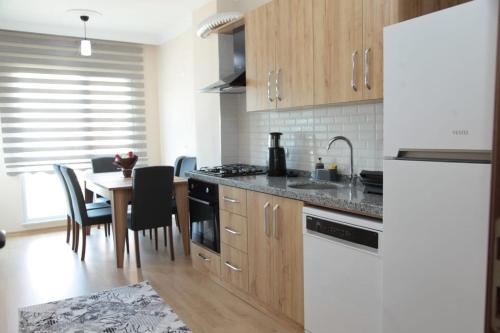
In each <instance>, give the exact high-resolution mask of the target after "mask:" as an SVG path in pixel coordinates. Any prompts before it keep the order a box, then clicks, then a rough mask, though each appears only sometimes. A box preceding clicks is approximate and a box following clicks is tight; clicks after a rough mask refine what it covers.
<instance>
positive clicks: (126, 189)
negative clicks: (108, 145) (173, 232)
mask: <svg viewBox="0 0 500 333" xmlns="http://www.w3.org/2000/svg"><path fill="white" fill-rule="evenodd" d="M84 183H85V201H86V202H92V200H93V198H94V194H98V195H100V196H101V197H104V198H106V199H108V200H110V202H111V211H112V218H113V223H112V226H113V235H114V237H113V238H114V241H115V251H116V266H117V267H118V268H123V256H124V249H125V237H126V235H127V232H128V224H127V214H128V205H129V203H130V202H131V200H132V178H125V177H124V176H123V173H122V172H103V173H90V174H87V175H86V176H85V178H84ZM172 195H173V196H174V197H175V202H176V206H177V216H178V220H179V225H180V232H181V235H182V245H183V248H184V254H185V255H186V256H189V254H190V249H189V208H188V207H189V205H188V180H187V179H186V178H182V177H174V193H172Z"/></svg>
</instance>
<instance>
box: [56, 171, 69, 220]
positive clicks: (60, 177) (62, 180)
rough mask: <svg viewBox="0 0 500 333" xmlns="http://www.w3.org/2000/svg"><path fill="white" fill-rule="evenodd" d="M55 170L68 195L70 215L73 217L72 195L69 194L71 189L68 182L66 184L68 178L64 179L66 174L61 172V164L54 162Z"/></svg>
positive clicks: (67, 203) (67, 202) (65, 193)
mask: <svg viewBox="0 0 500 333" xmlns="http://www.w3.org/2000/svg"><path fill="white" fill-rule="evenodd" d="M53 167H54V172H55V174H56V175H57V178H59V181H60V183H61V185H62V187H63V192H64V196H65V197H66V205H67V209H68V215H69V216H71V218H74V217H73V215H74V214H73V204H72V203H71V195H70V194H69V189H68V184H66V180H65V179H64V176H63V174H62V172H61V166H60V165H59V164H54V165H53Z"/></svg>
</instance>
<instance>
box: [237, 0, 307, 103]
mask: <svg viewBox="0 0 500 333" xmlns="http://www.w3.org/2000/svg"><path fill="white" fill-rule="evenodd" d="M245 38H246V46H245V48H246V71H247V74H246V75H247V88H246V90H247V111H261V110H270V109H275V108H278V109H284V108H294V107H302V106H310V105H313V101H314V99H313V88H314V87H313V75H314V69H313V21H312V0H274V1H272V2H270V3H268V4H266V5H264V6H261V7H259V8H257V9H256V10H254V11H251V12H250V13H248V14H247V15H246V19H245Z"/></svg>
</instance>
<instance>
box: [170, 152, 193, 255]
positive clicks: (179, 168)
mask: <svg viewBox="0 0 500 333" xmlns="http://www.w3.org/2000/svg"><path fill="white" fill-rule="evenodd" d="M179 159H180V162H179V164H178V165H177V160H179ZM177 160H176V163H175V175H176V176H177V177H186V172H188V171H193V170H196V157H187V156H181V157H178V158H177ZM172 205H173V206H172V213H173V214H174V216H175V224H176V225H177V229H178V230H181V227H180V224H179V215H178V213H177V203H176V202H175V197H174V198H173V201H172ZM163 234H164V237H165V246H166V244H167V236H166V231H165V229H164V230H163Z"/></svg>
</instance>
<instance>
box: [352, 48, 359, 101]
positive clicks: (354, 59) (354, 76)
mask: <svg viewBox="0 0 500 333" xmlns="http://www.w3.org/2000/svg"><path fill="white" fill-rule="evenodd" d="M357 60H358V51H357V50H356V51H354V52H353V53H352V78H351V87H352V90H354V91H358V82H357V72H356V67H357Z"/></svg>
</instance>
